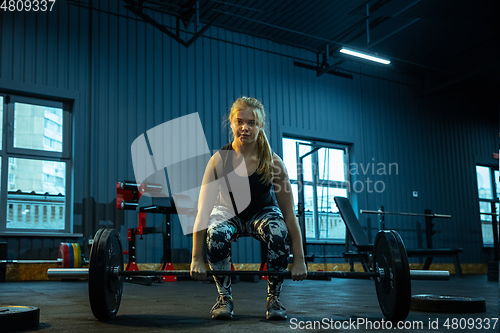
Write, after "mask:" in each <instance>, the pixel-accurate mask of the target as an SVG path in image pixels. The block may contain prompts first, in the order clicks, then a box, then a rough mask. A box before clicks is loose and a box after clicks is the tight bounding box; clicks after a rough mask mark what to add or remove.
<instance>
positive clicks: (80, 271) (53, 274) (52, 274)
mask: <svg viewBox="0 0 500 333" xmlns="http://www.w3.org/2000/svg"><path fill="white" fill-rule="evenodd" d="M111 273H112V278H113V279H117V278H118V277H120V276H125V277H129V276H190V271H187V270H173V271H123V270H120V268H119V267H112V268H111ZM214 275H215V276H282V277H284V278H291V277H292V273H291V272H290V271H286V272H272V271H207V276H214ZM382 275H384V272H383V271H381V269H379V270H378V271H377V272H341V271H331V272H330V271H312V272H307V277H308V278H311V279H314V278H321V277H332V278H344V279H370V278H385V277H381V276H382ZM47 276H48V277H49V278H51V279H86V278H88V276H89V269H88V268H49V269H48V271H47ZM410 278H411V280H440V281H448V280H449V279H450V272H448V271H426V270H410Z"/></svg>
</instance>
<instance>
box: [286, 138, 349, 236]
mask: <svg viewBox="0 0 500 333" xmlns="http://www.w3.org/2000/svg"><path fill="white" fill-rule="evenodd" d="M283 139H290V140H296V143H295V144H296V150H295V157H296V166H298V165H300V159H301V158H302V159H303V158H305V157H306V155H304V156H301V157H299V149H300V148H299V146H300V145H303V146H311V147H315V148H318V150H319V149H321V148H328V149H337V150H342V151H343V154H344V155H343V156H344V161H343V163H344V181H338V180H325V179H319V176H320V172H316V173H313V174H315V175H314V176H313V179H312V181H311V180H304V179H302V185H303V186H312V190H313V197H314V202H315V203H314V205H315V207H314V213H313V214H314V216H313V221H314V237H307V236H306V231H305V215H304V214H300V210H302V211H304V210H305V204H304V202H302V201H303V200H302V198H301V196H302V193H301V189H300V187H299V186H298V185H299V180H300V177H301V176H300V175H299V172H300V170H299V168H297V179H290V183H291V184H292V185H296V186H297V195H298V198H295V199H296V200H297V211H296V213H297V214H298V217H299V223H300V225H301V228H302V229H304V230H302V232H303V233H304V235H303V236H302V237H303V238H304V239H305V240H306V243H307V244H345V242H346V238H345V237H344V238H322V237H320V235H321V231H320V229H319V227H320V220H319V218H320V216H319V212H318V207H317V205H318V198H317V196H318V193H317V191H318V189H319V187H329V188H332V189H345V190H346V195H347V198H349V196H350V185H349V184H350V179H349V177H350V176H349V172H348V168H347V166H349V146H348V145H347V144H342V143H335V142H326V141H322V140H316V139H305V138H301V137H298V136H293V135H283V137H282V142H283ZM309 154H310V153H307V155H309ZM312 165H316V166H318V165H319V161H318V153H317V151H316V152H313V153H312V156H311V166H312ZM302 178H303V175H302ZM301 205H302V206H301ZM294 209H295V207H294ZM301 218H304V221H301V220H300V219H301ZM342 222H343V220H342ZM327 223H328V222H327ZM343 223H345V222H343ZM346 232H347V228H346Z"/></svg>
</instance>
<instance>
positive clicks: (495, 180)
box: [476, 165, 500, 246]
mask: <svg viewBox="0 0 500 333" xmlns="http://www.w3.org/2000/svg"><path fill="white" fill-rule="evenodd" d="M476 174H477V190H478V195H479V214H480V220H481V229H482V233H483V245H485V246H492V245H493V244H494V240H493V221H495V224H496V226H497V236H496V237H497V239H498V213H499V208H498V202H499V198H500V183H499V172H498V170H494V169H493V168H490V167H487V166H481V165H478V166H476Z"/></svg>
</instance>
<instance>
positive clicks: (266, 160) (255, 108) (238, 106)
mask: <svg viewBox="0 0 500 333" xmlns="http://www.w3.org/2000/svg"><path fill="white" fill-rule="evenodd" d="M247 108H248V109H250V110H252V112H253V115H254V117H255V123H256V124H257V126H259V127H260V131H259V135H258V136H257V149H258V150H259V154H258V157H259V166H258V167H257V173H258V174H259V175H261V176H262V180H263V183H264V184H266V185H269V184H270V183H271V180H272V177H273V175H272V170H273V152H272V150H271V145H270V144H269V140H268V139H267V135H266V132H265V125H266V113H265V111H264V105H262V103H261V102H259V101H258V100H257V99H256V98H253V97H246V96H243V97H240V98H238V99H237V100H236V101H235V102H234V103H233V106H231V112H230V113H229V119H228V120H229V122H230V123H231V121H232V120H233V118H234V117H235V116H236V113H238V111H240V110H244V109H247Z"/></svg>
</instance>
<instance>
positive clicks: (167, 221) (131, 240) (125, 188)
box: [116, 181, 177, 285]
mask: <svg viewBox="0 0 500 333" xmlns="http://www.w3.org/2000/svg"><path fill="white" fill-rule="evenodd" d="M150 193H161V185H159V184H148V183H144V184H140V185H139V184H136V183H135V182H132V181H122V182H118V183H117V184H116V204H117V208H118V209H121V210H136V211H137V212H138V216H139V225H138V227H137V228H130V229H128V230H127V241H128V251H123V254H125V255H128V263H127V265H126V267H125V271H139V267H138V266H137V262H136V237H137V236H138V235H139V236H140V237H141V239H142V235H148V234H154V233H161V234H163V260H162V264H161V270H173V265H172V254H171V247H172V241H171V214H176V213H177V212H176V209H175V205H174V204H173V202H172V199H171V198H169V197H160V198H154V199H157V200H156V201H161V205H158V202H156V204H155V203H154V202H153V197H151V196H150V195H148V194H150ZM144 194H146V195H144ZM146 213H160V214H163V223H162V226H161V227H146ZM128 281H129V282H134V283H139V284H146V285H150V284H151V278H150V277H146V278H144V277H131V278H129V279H128ZM157 281H158V280H157ZM161 281H164V282H173V281H177V277H176V276H162V277H161Z"/></svg>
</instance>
